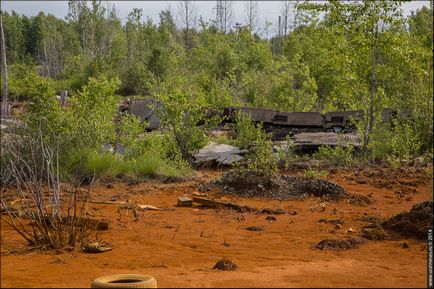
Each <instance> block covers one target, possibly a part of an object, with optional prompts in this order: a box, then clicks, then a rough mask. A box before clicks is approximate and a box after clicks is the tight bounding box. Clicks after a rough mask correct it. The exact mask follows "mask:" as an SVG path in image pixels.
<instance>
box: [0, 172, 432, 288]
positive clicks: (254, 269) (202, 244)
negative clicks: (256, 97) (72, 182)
mask: <svg viewBox="0 0 434 289" xmlns="http://www.w3.org/2000/svg"><path fill="white" fill-rule="evenodd" d="M373 171H375V170H373ZM220 174H221V172H213V171H202V172H197V178H196V179H195V180H191V181H186V182H182V183H172V184H164V183H161V182H159V181H149V182H146V183H141V184H138V185H134V186H128V185H127V184H123V183H115V184H114V186H113V187H112V188H106V186H105V185H98V186H96V187H95V188H94V190H93V194H92V197H93V199H98V200H110V199H111V197H112V196H114V195H117V196H119V200H124V199H126V198H130V199H133V200H134V201H136V202H137V203H139V204H150V205H154V206H158V207H165V208H174V210H172V211H146V212H142V213H141V216H140V218H139V220H138V221H137V222H133V218H132V212H131V211H127V210H120V211H118V208H117V206H116V205H114V204H91V206H90V209H89V212H90V213H91V214H92V215H94V216H95V217H96V218H104V219H108V220H110V222H111V223H110V229H109V230H108V231H105V232H102V233H101V234H100V238H101V239H102V240H104V241H105V242H108V243H110V244H111V245H112V248H113V250H112V251H109V252H105V253H102V254H86V253H82V252H80V251H78V250H76V251H74V252H62V253H58V254H56V253H53V252H51V253H46V252H30V253H27V254H25V253H24V254H21V255H12V254H8V255H5V254H3V256H2V257H1V286H2V287H90V282H91V280H93V279H94V278H96V277H99V276H101V275H105V274H117V273H139V274H148V275H151V276H153V277H155V279H156V280H157V282H158V286H159V287H425V286H426V256H427V252H426V248H425V247H424V245H425V242H424V241H418V240H415V239H407V238H403V237H399V236H396V235H394V236H393V238H392V240H385V241H367V242H366V243H364V244H361V245H360V246H359V247H358V248H356V249H350V250H346V251H326V250H324V251H320V250H314V249H312V246H314V245H316V244H318V242H319V241H321V240H322V239H326V238H344V237H349V236H359V235H360V231H361V229H362V227H363V226H364V225H367V223H366V222H363V221H360V220H359V219H360V218H361V217H362V216H364V214H365V213H366V214H368V215H375V216H379V217H381V218H387V217H390V216H391V215H393V214H397V213H400V212H402V211H406V210H410V209H411V207H412V206H413V205H414V204H415V203H418V202H420V201H423V200H428V199H432V177H431V175H430V174H432V170H431V171H430V172H429V174H427V173H426V172H422V171H419V172H413V173H408V172H401V173H393V172H391V171H390V170H386V169H384V172H383V173H381V174H379V175H375V174H374V175H372V176H367V175H365V174H364V173H359V176H355V173H354V171H338V172H336V173H334V174H330V175H329V177H328V179H329V180H331V181H335V182H336V183H338V184H340V185H341V186H343V187H344V188H345V189H346V190H347V191H348V192H350V193H359V194H364V195H368V194H371V193H372V197H373V198H374V203H373V204H371V205H368V206H366V207H361V206H354V205H351V204H348V203H347V202H345V201H341V202H338V203H327V205H326V209H325V211H324V212H312V211H311V210H309V208H311V207H313V206H315V205H317V204H319V203H320V201H319V200H318V199H317V198H310V199H305V200H303V201H282V202H279V201H271V200H260V199H242V198H235V197H229V196H225V197H222V199H226V200H230V201H234V202H238V203H241V204H246V205H251V206H254V207H259V208H264V207H273V208H278V207H279V208H284V209H294V210H296V211H297V212H298V214H297V215H295V216H291V217H290V216H288V215H276V216H275V217H276V218H277V220H276V221H273V222H270V221H267V220H266V219H265V218H266V217H267V215H264V214H260V215H257V214H254V213H244V214H241V213H238V212H234V211H229V210H214V209H197V208H189V207H186V208H180V207H175V205H176V200H177V197H178V196H183V195H191V194H192V193H193V192H196V191H197V185H198V184H199V183H203V182H207V181H210V180H212V179H215V178H217V177H218V176H219V175H220ZM292 174H295V173H294V172H293V173H292ZM396 176H398V177H396ZM395 177H396V178H395ZM356 180H359V181H358V182H356ZM387 180H389V181H390V182H392V184H391V185H390V186H388V185H384V182H385V181H386V182H387ZM360 182H361V183H360ZM363 182H365V183H363ZM395 182H396V183H395ZM378 184H380V185H378ZM397 187H399V188H398V189H399V192H395V191H397V190H398V189H397ZM403 188H404V189H405V188H407V189H408V190H407V191H408V192H409V193H408V195H405V196H403V195H402V192H403V191H405V190H404V189H403ZM212 195H213V196H217V194H212ZM334 209H336V210H335V211H336V214H332V212H333V211H334ZM291 218H292V220H293V221H295V223H293V222H292V220H291ZM321 218H327V219H340V220H342V221H343V222H344V223H343V225H342V228H341V229H335V225H333V224H330V223H324V222H322V223H319V222H318V220H319V219H321ZM248 226H263V228H264V231H249V230H245V228H246V227H248ZM350 227H352V229H354V231H355V232H353V233H346V231H347V229H348V228H350ZM333 231H334V233H333ZM1 237H2V240H3V241H4V242H5V243H6V244H7V245H8V246H10V247H14V246H15V247H17V246H20V244H21V245H22V244H23V242H22V241H21V240H20V239H19V237H18V236H17V234H16V233H15V232H13V231H11V230H10V228H8V227H7V226H6V225H5V224H4V223H2V231H1ZM403 242H406V243H407V244H408V245H409V248H403V247H402V243H403ZM3 252H4V250H3ZM222 258H227V259H230V260H231V261H233V262H234V263H235V264H236V265H237V267H238V268H237V270H236V271H219V270H213V269H212V268H213V267H214V265H215V264H216V262H217V261H219V260H220V259H222Z"/></svg>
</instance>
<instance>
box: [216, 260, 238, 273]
mask: <svg viewBox="0 0 434 289" xmlns="http://www.w3.org/2000/svg"><path fill="white" fill-rule="evenodd" d="M213 269H218V270H223V271H234V270H236V269H237V265H236V264H235V263H234V262H232V261H231V260H227V259H221V260H220V261H218V262H217V263H216V264H215V265H214V268H213Z"/></svg>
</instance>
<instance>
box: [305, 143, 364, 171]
mask: <svg viewBox="0 0 434 289" xmlns="http://www.w3.org/2000/svg"><path fill="white" fill-rule="evenodd" d="M313 157H314V158H315V159H318V160H326V161H328V162H330V164H332V165H335V166H348V165H351V164H354V163H355V162H356V159H355V157H354V147H353V146H352V145H348V146H347V147H343V146H340V145H338V146H336V147H331V146H321V147H320V148H319V149H318V151H317V152H316V153H314V154H313Z"/></svg>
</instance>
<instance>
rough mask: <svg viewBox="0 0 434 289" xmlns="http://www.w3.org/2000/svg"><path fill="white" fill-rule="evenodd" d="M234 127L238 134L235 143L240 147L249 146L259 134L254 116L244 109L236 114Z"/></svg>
mask: <svg viewBox="0 0 434 289" xmlns="http://www.w3.org/2000/svg"><path fill="white" fill-rule="evenodd" d="M234 128H235V133H236V134H237V137H236V141H235V143H236V145H237V146H238V147H240V148H247V147H249V146H250V145H251V144H252V142H253V141H254V140H255V139H256V138H257V136H258V130H257V128H256V126H255V123H254V122H253V120H252V118H251V117H250V116H249V115H248V114H246V113H244V112H242V111H237V112H236V114H235V127H234Z"/></svg>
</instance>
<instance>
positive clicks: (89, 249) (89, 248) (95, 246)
mask: <svg viewBox="0 0 434 289" xmlns="http://www.w3.org/2000/svg"><path fill="white" fill-rule="evenodd" d="M81 250H82V251H83V252H85V253H103V252H107V251H111V250H112V248H109V247H105V246H104V245H103V244H101V243H98V242H95V243H90V244H87V245H84V246H83V247H81Z"/></svg>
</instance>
